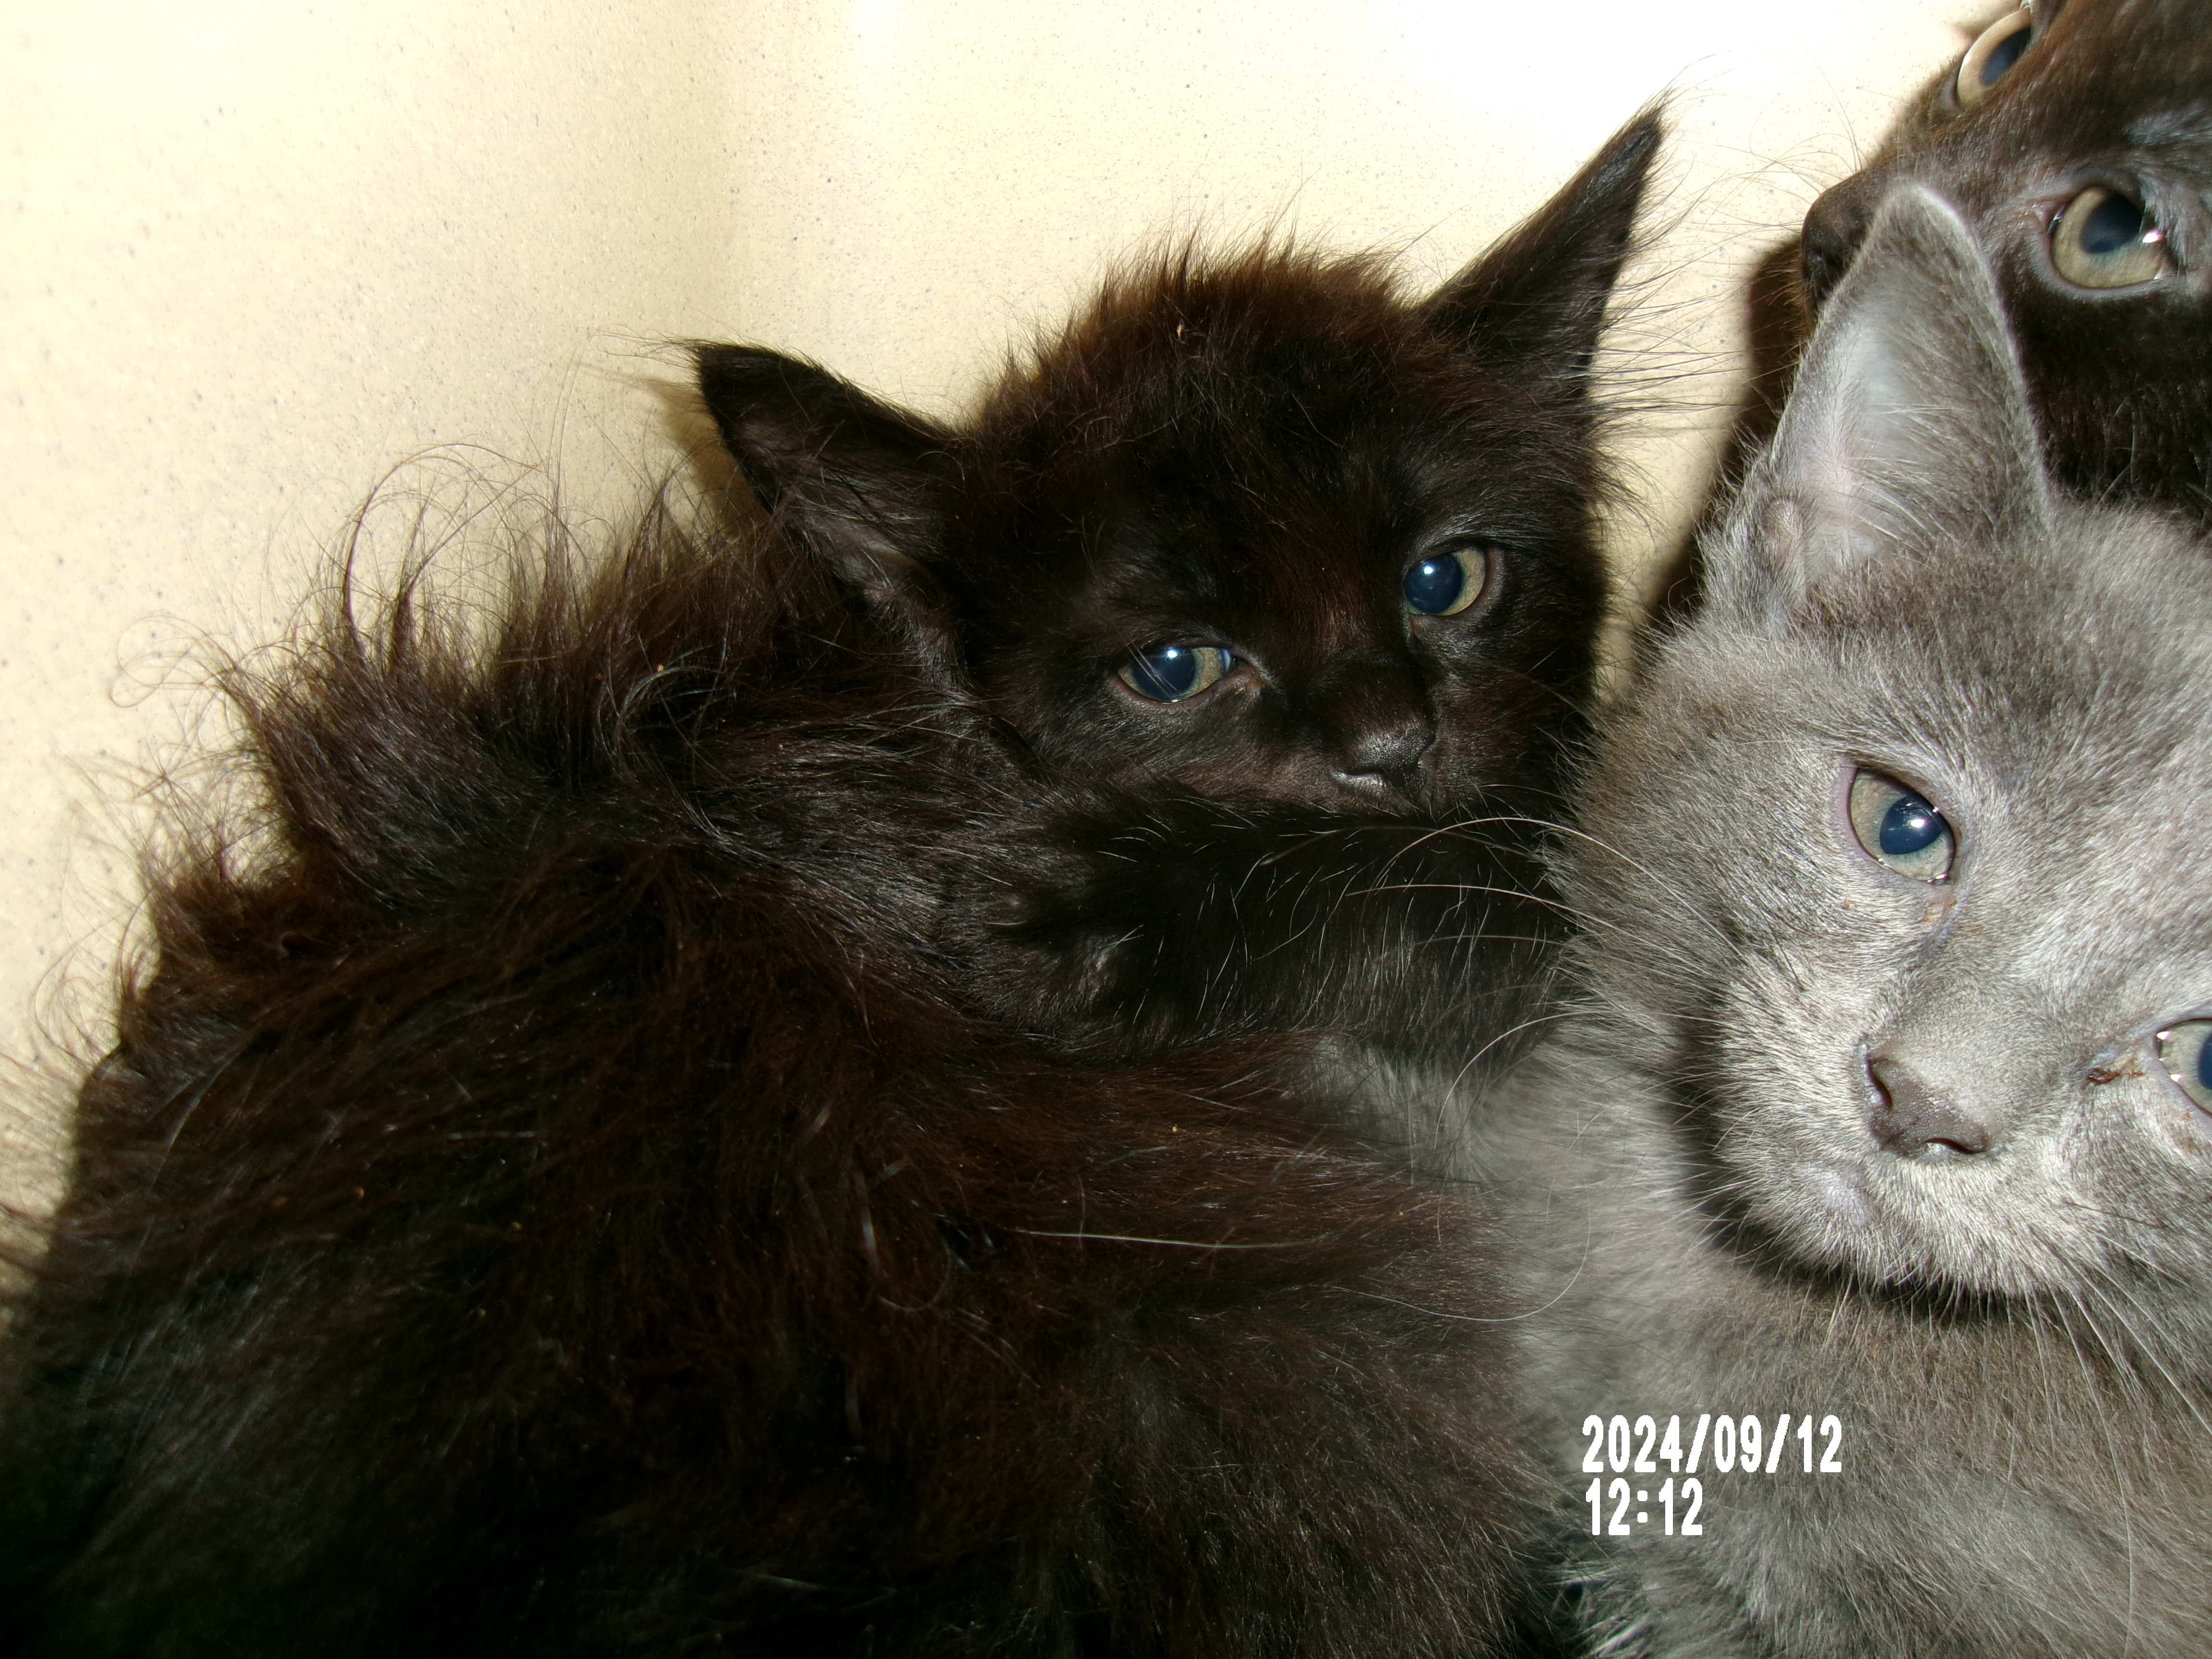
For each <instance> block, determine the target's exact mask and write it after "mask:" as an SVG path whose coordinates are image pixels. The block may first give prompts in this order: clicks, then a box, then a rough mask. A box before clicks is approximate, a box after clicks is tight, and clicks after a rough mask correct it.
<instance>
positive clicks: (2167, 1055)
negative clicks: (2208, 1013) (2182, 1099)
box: [2158, 1019, 2212, 1112]
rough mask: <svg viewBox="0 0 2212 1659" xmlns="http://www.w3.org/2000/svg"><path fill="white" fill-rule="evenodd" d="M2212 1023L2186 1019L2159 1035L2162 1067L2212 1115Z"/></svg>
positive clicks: (2159, 1054) (2210, 1021)
mask: <svg viewBox="0 0 2212 1659" xmlns="http://www.w3.org/2000/svg"><path fill="white" fill-rule="evenodd" d="M2208 1039H2212V1019H2185V1020H2183V1021H2182V1022H2181V1023H2180V1024H2179V1025H2176V1026H2174V1027H2173V1028H2172V1030H2165V1031H2160V1033H2159V1034H2158V1063H2159V1064H2160V1065H2161V1066H2165V1067H2166V1075H2167V1076H2168V1077H2170V1078H2172V1079H2173V1080H2174V1082H2175V1083H2176V1084H2178V1085H2180V1088H2181V1092H2182V1093H2184V1094H2185V1095H2187V1096H2188V1097H2190V1098H2191V1100H2193V1101H2195V1102H2196V1103H2197V1104H2198V1105H2199V1106H2201V1107H2203V1109H2205V1110H2206V1111H2208V1112H2212V1041H2208Z"/></svg>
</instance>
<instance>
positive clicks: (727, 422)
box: [691, 342, 959, 633]
mask: <svg viewBox="0 0 2212 1659" xmlns="http://www.w3.org/2000/svg"><path fill="white" fill-rule="evenodd" d="M691 358H692V363H693V366H694V368H695V370H696V374H697V377H698V386H699V392H700V396H701V397H702V398H703V399H704V400H705V402H706V405H707V412H708V414H709V415H710V416H713V417H714V426H715V429H716V430H717V431H718V432H720V435H721V438H722V443H723V447H725V448H726V449H727V450H728V451H729V453H730V457H731V459H732V460H733V461H735V462H736V464H737V467H738V471H739V473H740V474H742V475H743V477H744V480H745V483H746V485H747V487H748V488H750V489H751V491H752V493H753V495H755V497H756V498H757V499H758V501H760V504H761V506H762V507H763V509H765V510H766V511H767V512H768V513H769V514H771V515H772V516H773V517H774V518H775V520H776V521H777V522H778V524H779V525H780V526H781V528H782V529H783V531H784V532H785V533H786V534H787V535H788V536H790V537H791V538H793V540H794V541H795V542H797V543H798V544H799V546H801V547H802V548H803V549H804V550H806V551H807V552H808V553H810V554H811V555H813V556H815V557H817V558H818V559H820V560H821V561H823V563H824V564H826V565H827V566H828V567H829V569H830V570H831V571H832V572H833V573H834V574H836V575H837V576H838V578H839V579H840V580H843V581H844V582H846V583H847V584H848V585H849V586H852V587H853V588H854V589H856V590H857V591H858V592H860V593H861V594H862V595H863V596H864V597H865V598H866V599H867V600H868V601H869V602H870V603H871V604H872V605H878V606H887V607H890V608H891V609H893V610H895V611H898V612H900V613H902V615H903V616H904V617H905V618H906V620H908V622H909V623H915V624H927V629H928V631H930V632H932V633H935V632H938V631H940V630H941V629H942V627H943V624H944V619H945V597H944V594H943V592H942V591H941V590H940V588H939V586H938V584H937V582H936V580H934V578H933V577H932V576H931V575H930V574H929V573H928V571H927V568H925V565H924V563H923V554H924V551H925V550H926V549H927V547H928V546H929V545H930V544H932V543H933V541H934V539H935V538H937V536H938V535H939V532H940V530H941V528H942V526H943V522H944V518H945V514H944V512H943V509H942V507H941V506H940V504H939V502H940V497H941V495H942V493H943V491H944V490H945V489H946V488H947V487H948V486H950V485H951V484H954V483H957V480H958V477H959V464H958V460H957V457H956V455H955V454H954V453H953V448H952V440H951V435H950V434H949V433H947V432H946V431H945V429H944V428H941V427H939V426H938V425H936V424H935V423H934V422H931V421H929V420H927V419H926V418H924V417H923V416H920V415H916V414H914V413H913V412H911V411H909V410H902V409H900V408H897V407H896V406H895V405H893V404H888V403H885V402H884V401H882V400H881V399H879V398H873V397H871V396H870V395H869V394H868V393H866V392H863V391H861V390H860V388H859V387H858V386H854V385H853V384H852V383H851V382H850V381H848V380H841V379H839V378H838V377H837V376H836V375H835V374H830V373H829V370H827V369H825V368H822V367H821V366H820V365H819V364H817V363H812V362H807V361H805V359H803V358H799V357H793V356H786V355H785V354H783V353H781V352H777V351H770V350H768V349H765V348H763V347H759V346H746V345H718V344H714V343H706V342H701V343H695V344H694V345H693V346H692V347H691Z"/></svg>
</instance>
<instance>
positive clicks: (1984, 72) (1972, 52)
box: [1951, 6, 2035, 109]
mask: <svg viewBox="0 0 2212 1659" xmlns="http://www.w3.org/2000/svg"><path fill="white" fill-rule="evenodd" d="M2034 27H2035V17H2034V15H2033V13H2031V12H2030V11H2029V10H2028V9H2027V7H2026V6H2022V7H2021V9H2019V10H2018V11H2015V12H2008V13H2007V14H2006V15H2004V16H2002V17H2000V18H1998V19H1997V21H1996V22H1994V23H1992V24H1990V26H1989V27H1987V28H1985V29H1984V30H1983V31H1982V32H1981V33H1980V35H1979V36H1978V37H1977V38H1976V40H1975V41H1974V44H1973V45H1972V46H1968V47H1967V48H1966V57H1965V58H1963V59H1961V60H1960V64H1959V73H1958V74H1957V76H1954V78H1953V80H1952V82H1951V95H1952V97H1954V99H1956V100H1958V104H1959V107H1960V109H1972V108H1973V106H1975V105H1977V104H1978V103H1980V102H1981V101H1982V100H1983V99H1984V98H1986V97H1988V96H1989V95H1990V88H1991V87H1994V86H1995V85H1996V83H1997V82H2000V81H2002V80H2003V79H2004V77H2005V71H2006V70H2009V69H2010V68H2011V67H2012V66H2013V65H2014V64H2017V63H2018V62H2020V55H2021V53H2022V52H2026V51H2027V42H2028V38H2029V33H2030V31H2032V30H2033V28H2034Z"/></svg>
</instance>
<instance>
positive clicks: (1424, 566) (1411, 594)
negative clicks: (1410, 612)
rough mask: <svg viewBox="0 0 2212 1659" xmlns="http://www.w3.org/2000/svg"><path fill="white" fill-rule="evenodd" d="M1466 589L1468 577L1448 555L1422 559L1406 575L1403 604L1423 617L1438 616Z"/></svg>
mask: <svg viewBox="0 0 2212 1659" xmlns="http://www.w3.org/2000/svg"><path fill="white" fill-rule="evenodd" d="M1466 586H1467V573H1466V572H1465V571H1464V570H1462V569H1461V568H1460V563H1459V560H1458V559H1457V558H1456V557H1455V556H1452V555H1450V554H1442V555H1439V556H1437V557H1435V558H1430V559H1423V560H1422V561H1421V562H1419V564H1417V565H1415V566H1414V567H1413V568H1412V569H1411V570H1409V571H1407V573H1406V603H1407V605H1411V606H1413V609H1414V610H1416V611H1419V612H1420V613H1421V614H1422V615H1423V616H1425V617H1436V616H1441V615H1443V613H1444V612H1445V611H1449V610H1450V609H1451V603H1452V601H1453V600H1454V599H1457V598H1458V597H1459V596H1460V592H1461V590H1462V589H1463V588H1465V587H1466Z"/></svg>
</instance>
